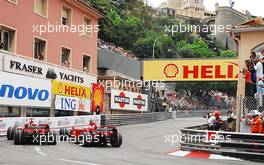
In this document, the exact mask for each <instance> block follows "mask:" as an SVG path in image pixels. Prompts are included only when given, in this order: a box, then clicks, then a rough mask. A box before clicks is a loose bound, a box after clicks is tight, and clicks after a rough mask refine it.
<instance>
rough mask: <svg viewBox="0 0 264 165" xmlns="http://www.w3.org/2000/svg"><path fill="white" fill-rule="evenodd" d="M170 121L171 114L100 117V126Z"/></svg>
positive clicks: (156, 113)
mask: <svg viewBox="0 0 264 165" xmlns="http://www.w3.org/2000/svg"><path fill="white" fill-rule="evenodd" d="M167 119H172V113H171V112H155V113H137V114H113V115H101V125H113V126H118V125H129V124H139V123H148V122H154V121H162V120H167Z"/></svg>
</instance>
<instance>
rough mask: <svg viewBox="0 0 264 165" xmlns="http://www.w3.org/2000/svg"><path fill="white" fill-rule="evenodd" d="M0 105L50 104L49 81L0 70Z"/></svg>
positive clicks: (39, 105) (37, 105)
mask: <svg viewBox="0 0 264 165" xmlns="http://www.w3.org/2000/svg"><path fill="white" fill-rule="evenodd" d="M0 75H1V76H0V105H11V106H32V107H50V106H51V81H50V80H44V79H37V78H32V77H28V76H22V75H16V74H11V73H5V72H0Z"/></svg>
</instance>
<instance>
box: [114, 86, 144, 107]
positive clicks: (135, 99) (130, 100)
mask: <svg viewBox="0 0 264 165" xmlns="http://www.w3.org/2000/svg"><path fill="white" fill-rule="evenodd" d="M111 109H122V110H134V111H148V96H147V95H144V94H140V93H134V92H127V91H120V90H116V89H111Z"/></svg>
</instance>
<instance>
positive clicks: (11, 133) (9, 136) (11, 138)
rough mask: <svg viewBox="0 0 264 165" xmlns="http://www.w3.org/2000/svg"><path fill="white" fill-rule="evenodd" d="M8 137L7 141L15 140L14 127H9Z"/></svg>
mask: <svg viewBox="0 0 264 165" xmlns="http://www.w3.org/2000/svg"><path fill="white" fill-rule="evenodd" d="M6 136H7V140H14V128H13V127H8V129H7V133H6Z"/></svg>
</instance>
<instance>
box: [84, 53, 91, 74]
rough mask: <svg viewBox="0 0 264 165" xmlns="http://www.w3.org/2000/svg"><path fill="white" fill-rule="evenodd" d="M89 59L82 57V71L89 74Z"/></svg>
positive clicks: (85, 56)
mask: <svg viewBox="0 0 264 165" xmlns="http://www.w3.org/2000/svg"><path fill="white" fill-rule="evenodd" d="M90 61H91V57H89V56H87V55H83V71H85V72H90Z"/></svg>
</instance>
